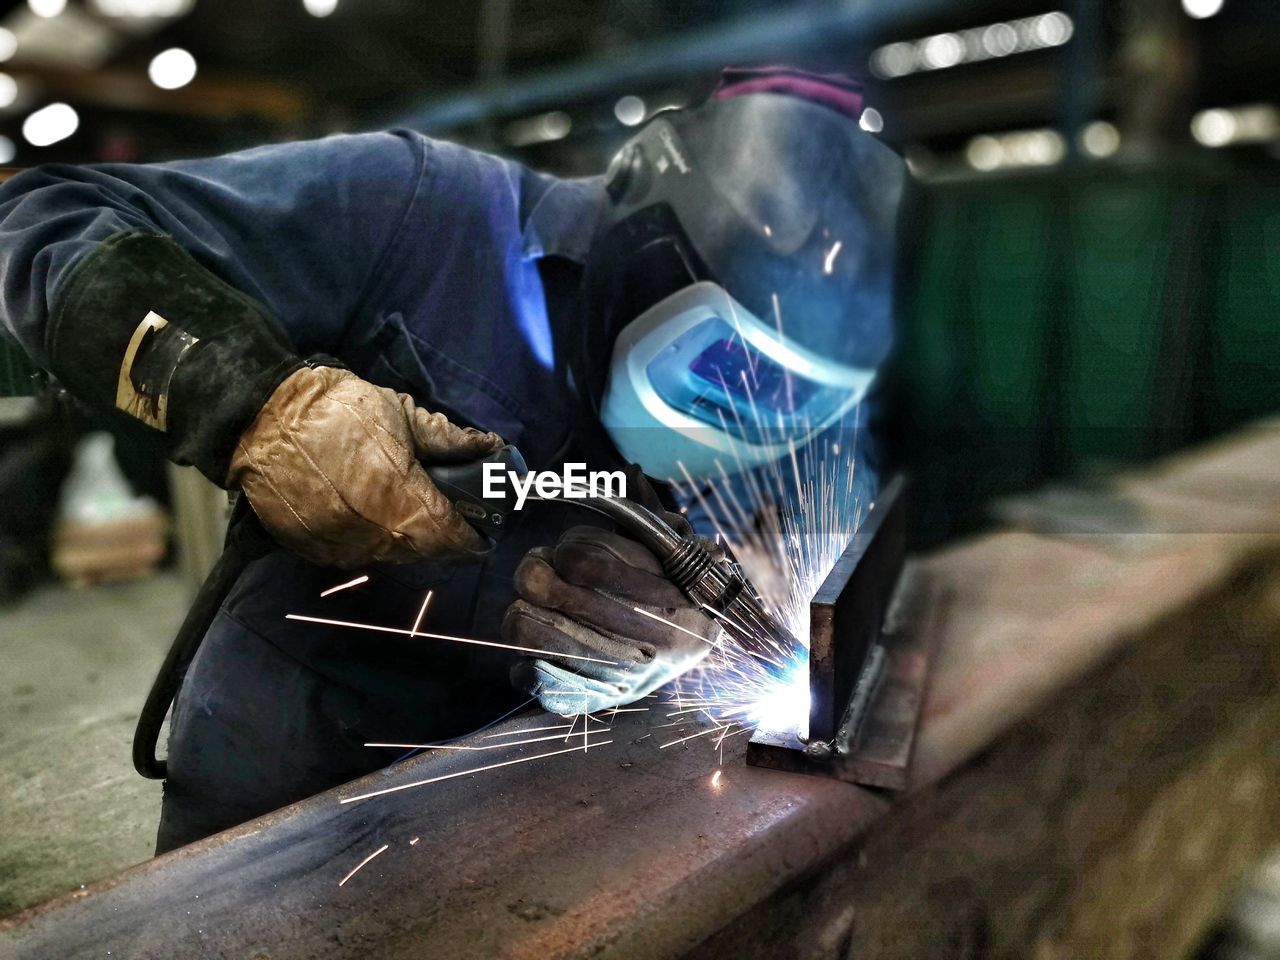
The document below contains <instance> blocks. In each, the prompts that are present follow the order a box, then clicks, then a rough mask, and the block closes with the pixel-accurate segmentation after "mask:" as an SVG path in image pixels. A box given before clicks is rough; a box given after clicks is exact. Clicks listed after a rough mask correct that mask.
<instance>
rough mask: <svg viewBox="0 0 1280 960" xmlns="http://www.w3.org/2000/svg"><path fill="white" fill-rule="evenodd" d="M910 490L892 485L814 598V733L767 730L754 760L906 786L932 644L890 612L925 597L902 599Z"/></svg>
mask: <svg viewBox="0 0 1280 960" xmlns="http://www.w3.org/2000/svg"><path fill="white" fill-rule="evenodd" d="M904 489H905V481H904V480H903V478H902V477H895V478H894V479H893V480H891V481H890V482H889V483H888V484H886V486H885V488H884V490H883V491H882V492H881V494H880V495H879V496H878V497H877V498H876V501H875V504H874V509H872V510H871V511H870V512H869V514H868V516H867V519H866V520H865V521H864V522H863V524H862V525H861V527H859V529H858V531H857V533H856V534H854V537H853V539H852V540H851V541H850V543H849V546H848V547H847V548H846V549H845V551H844V553H843V554H842V555H841V556H840V559H839V560H838V561H836V564H835V566H834V567H833V568H832V570H831V573H830V574H829V575H828V576H827V579H826V580H825V581H824V582H823V584H822V586H821V587H820V588H819V589H818V592H817V593H816V594H814V597H813V600H812V602H811V603H810V606H809V620H810V646H809V703H810V706H809V728H808V730H807V731H799V730H795V729H780V730H776V729H767V728H761V729H759V730H757V731H756V733H755V734H754V736H752V738H751V743H750V745H749V746H748V748H747V763H749V764H752V765H754V766H760V767H771V768H773V769H776V770H789V771H792V772H797V773H811V774H818V775H820V776H827V777H834V778H836V779H838V780H847V781H850V782H853V783H861V784H865V785H868V786H875V787H884V788H889V789H894V790H902V789H904V788H906V786H907V784H908V775H909V772H910V765H911V754H912V748H913V745H914V742H915V735H916V727H917V722H918V718H919V714H920V706H921V703H922V702H923V699H924V685H925V681H926V680H927V678H928V671H929V658H930V652H931V651H930V649H929V646H928V644H927V641H926V639H924V637H923V635H919V634H917V635H911V636H898V635H897V634H896V631H895V627H894V625H893V623H892V618H890V617H889V616H888V614H889V611H890V607H891V605H892V604H894V603H895V602H897V603H899V604H900V603H903V602H916V601H911V600H903V599H902V598H903V595H904V593H906V592H909V589H910V588H909V587H908V586H906V584H905V582H904V579H903V577H902V571H903V562H904V561H903V551H904V548H905V534H906V505H905V498H904ZM895 598H897V599H896V600H895Z"/></svg>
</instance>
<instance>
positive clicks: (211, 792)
mask: <svg viewBox="0 0 1280 960" xmlns="http://www.w3.org/2000/svg"><path fill="white" fill-rule="evenodd" d="M600 199H601V193H600V186H599V182H598V181H597V180H580V181H565V180H558V179H555V178H551V177H546V176H542V175H539V174H535V173H533V172H531V171H529V170H527V169H525V168H523V167H521V166H520V165H519V164H516V163H512V162H509V161H505V160H501V159H498V158H496V157H492V156H488V155H485V154H481V153H476V152H474V151H471V150H467V149H465V148H463V147H459V146H455V145H452V144H448V143H441V142H437V141H433V140H430V139H428V138H426V137H423V136H421V135H419V134H415V133H410V132H395V133H380V134H370V135H362V136H340V137H330V138H327V139H324V140H320V141H313V142H303V143H291V144H282V145H277V146H268V147H262V148H259V149H255V150H249V151H246V152H243V153H237V154H232V155H229V156H221V157H214V158H209V159H203V160H193V161H182V162H176V163H165V164H157V165H147V166H135V165H102V166H91V167H75V166H46V167H40V168H36V169H33V170H30V171H27V172H25V173H23V174H20V175H19V176H17V177H15V178H13V179H12V180H10V181H9V182H8V183H6V184H4V185H3V186H2V187H0V284H2V285H3V296H2V297H0V310H2V311H3V319H4V323H5V325H6V326H7V327H8V329H9V331H10V332H11V333H12V334H13V335H14V336H16V337H17V338H18V340H19V341H20V342H21V343H22V344H23V345H24V347H25V348H26V349H27V350H28V352H29V353H30V354H31V355H32V356H33V358H35V359H36V360H37V361H41V360H43V359H44V328H45V324H46V322H47V318H48V315H49V303H50V302H56V298H57V297H58V294H59V281H60V279H61V278H64V277H66V276H67V275H68V270H69V268H70V267H71V266H72V265H73V264H74V263H75V262H76V260H77V259H78V258H79V257H80V256H83V255H84V254H85V253H86V252H87V251H88V250H89V249H91V248H92V247H93V245H94V244H96V243H98V242H99V241H101V240H104V239H106V238H107V237H109V236H111V235H113V234H115V233H118V232H120V231H121V230H128V229H137V230H147V231H151V232H158V233H165V234H168V235H170V236H172V237H173V238H174V239H175V240H176V241H177V242H178V243H180V244H182V246H184V247H185V248H187V249H188V250H189V251H191V252H192V253H193V254H194V255H195V256H196V257H197V258H198V259H199V260H200V261H201V262H202V263H204V264H205V265H206V266H207V267H209V268H210V269H211V270H213V271H214V272H215V273H217V274H218V275H219V276H221V277H222V278H223V279H225V280H226V281H228V282H229V283H231V284H232V285H233V286H235V287H237V288H238V289H240V290H241V291H243V292H245V293H247V294H249V295H251V296H252V297H254V298H255V299H257V300H258V301H259V302H260V303H262V304H263V305H265V306H266V308H267V309H268V311H270V312H271V313H272V314H273V315H274V316H275V317H276V318H278V319H279V321H280V322H281V323H282V325H283V326H284V328H285V330H286V331H287V332H288V334H289V335H290V337H291V338H292V340H293V342H294V345H295V347H296V348H297V350H298V351H299V352H300V353H302V354H310V353H315V352H323V353H329V354H331V355H333V356H336V357H338V358H339V359H341V360H342V361H343V362H344V363H345V364H347V365H348V366H349V367H350V368H351V369H352V370H353V371H354V372H355V373H357V374H358V375H360V376H361V377H364V378H365V379H367V380H370V381H372V382H374V383H377V384H380V385H383V386H388V387H393V388H395V389H397V390H402V391H405V392H408V393H411V394H412V395H413V396H414V397H415V398H416V399H417V400H418V402H419V403H420V404H421V405H422V406H424V407H425V408H427V409H429V410H438V411H441V412H443V413H444V414H446V415H447V416H448V417H449V419H450V420H452V421H453V422H455V423H458V424H463V425H469V426H475V427H479V428H481V429H484V430H492V431H494V432H496V433H498V434H500V435H501V436H502V437H504V438H505V439H506V440H508V441H509V442H511V443H514V444H516V445H517V446H518V447H519V448H520V450H521V452H522V453H523V454H524V456H525V458H526V460H527V461H528V463H529V466H530V467H531V468H533V469H542V468H546V467H552V466H557V465H559V464H560V463H562V462H563V461H564V460H565V459H578V460H586V461H587V462H589V463H590V462H593V461H597V459H598V457H600V456H601V455H602V454H601V453H599V452H597V453H595V454H594V455H593V454H592V451H590V450H586V449H581V445H580V444H575V443H574V438H573V436H572V434H573V422H574V411H573V409H572V404H571V403H568V402H567V398H566V397H565V395H564V393H563V392H562V391H563V388H562V387H561V385H560V383H559V378H558V375H557V370H556V353H555V351H556V350H557V349H560V350H565V349H567V344H568V338H569V337H571V336H573V331H572V329H571V326H572V324H573V323H575V322H576V317H573V316H570V315H568V314H570V313H571V311H562V312H561V313H560V314H559V315H558V316H557V317H556V318H555V323H557V324H559V326H558V327H557V328H555V329H553V319H552V318H551V317H549V316H548V310H547V307H546V298H545V297H544V289H543V284H542V281H541V278H540V274H539V270H538V263H537V261H538V260H539V258H541V257H544V256H546V255H550V254H555V255H559V256H563V257H566V258H569V259H571V260H573V259H581V257H582V256H583V255H584V253H585V250H586V246H587V243H588V242H589V240H590V233H591V229H592V228H593V226H594V223H595V219H596V213H597V209H598V205H599V203H600ZM601 465H603V464H601ZM610 465H612V464H610ZM581 519H582V516H581V514H580V513H575V512H573V511H571V510H570V509H569V508H566V507H553V506H549V505H543V506H541V507H539V508H538V509H527V510H525V511H522V512H521V513H520V514H517V522H516V523H515V524H514V526H513V528H512V530H511V532H510V533H509V534H508V536H507V537H506V539H505V540H504V541H503V542H502V543H501V544H500V545H499V546H498V547H497V548H496V549H494V550H493V551H492V552H491V553H490V555H489V556H488V557H487V558H486V559H485V561H484V562H483V563H481V564H474V565H452V564H437V563H431V562H424V563H415V564H408V565H400V566H391V565H386V566H378V565H375V566H373V567H371V568H370V569H368V570H367V571H365V572H368V573H369V574H370V575H371V579H370V582H369V583H368V584H366V585H363V586H361V587H358V588H355V589H351V590H348V591H345V592H342V593H338V594H334V595H332V596H331V597H329V598H326V599H323V600H322V599H321V598H320V592H321V591H322V590H324V589H325V588H326V587H329V586H332V585H334V584H336V583H338V582H341V581H342V580H343V579H344V576H343V574H342V573H341V572H340V571H334V570H326V569H321V568H317V567H314V566H311V565H309V564H307V563H304V562H302V561H300V560H297V559H295V558H294V557H292V556H289V555H286V554H285V553H283V552H280V553H276V554H274V555H272V556H270V557H268V558H266V559H264V560H261V561H259V562H257V563H255V564H254V565H253V566H252V567H251V568H250V569H249V570H248V571H247V572H246V574H245V575H244V576H243V577H242V578H241V580H240V582H239V584H238V585H237V587H236V588H235V590H234V591H233V593H232V595H231V596H230V597H229V598H228V600H227V602H226V604H225V605H224V607H223V609H222V611H221V612H220V613H219V615H218V617H217V619H216V621H215V622H214V624H213V626H212V628H211V629H210V631H209V633H208V635H207V636H206V638H205V641H204V643H203V644H202V646H201V649H200V653H199V654H198V656H197V658H196V660H195V661H194V662H193V664H192V665H191V668H190V671H189V672H188V674H187V678H186V681H185V683H184V685H183V688H182V690H181V692H180V694H179V697H178V701H177V704H176V707H175V713H174V717H173V720H172V724H171V727H172V729H171V736H170V745H169V761H168V763H169V780H168V782H167V784H166V791H165V801H164V813H163V822H162V825H161V830H160V838H159V846H160V847H161V848H168V847H171V846H174V845H177V844H180V843H184V842H187V841H189V840H192V839H195V838H197V837H199V836H203V835H205V834H207V833H210V832H213V831H216V830H219V829H223V828H225V827H227V826H230V825H232V824H235V823H238V822H241V821H243V820H245V819H248V818H250V817H253V816H257V815H259V814H262V813H265V812H267V811H269V810H273V809H276V808H278V807H280V806H281V805H283V804H286V803H289V802H292V801H294V800H297V799H300V798H301V797H304V796H308V795H310V794H312V793H315V792H317V791H318V790H321V789H324V788H327V787H330V786H333V785H335V784H337V783H341V782H343V781H345V780H347V779H350V778H352V777H354V776H357V775H359V774H362V773H365V772H367V771H369V770H371V769H375V768H376V767H378V766H380V765H383V764H385V763H386V762H387V761H388V760H389V759H391V757H392V756H394V755H395V754H394V753H389V752H388V751H381V750H375V749H369V748H366V747H364V746H363V744H364V743H365V742H367V741H377V740H383V741H386V740H391V741H396V742H400V741H411V742H421V741H424V740H434V739H439V738H443V737H449V736H453V735H457V734H461V733H464V732H466V731H467V730H469V729H473V728H474V727H476V726H478V725H480V724H482V723H484V722H486V721H487V720H491V719H493V718H494V717H495V716H498V715H500V714H501V713H502V712H503V711H504V710H507V709H510V708H511V707H513V706H515V705H517V704H518V703H519V702H520V701H521V700H522V699H524V698H523V697H522V696H520V695H517V694H516V693H515V692H513V691H512V689H511V687H510V684H509V683H508V680H507V671H508V668H509V665H510V661H511V658H510V656H509V655H507V654H505V653H503V652H499V651H493V650H488V649H484V648H477V647H470V646H460V645H456V644H450V643H447V642H443V641H430V640H422V639H415V640H413V641H411V642H407V641H405V640H404V639H401V638H397V637H395V636H394V635H390V634H373V633H367V632H358V631H353V630H347V629H339V628H326V627H322V626H316V625H311V624H300V623H298V622H296V621H288V620H286V619H285V614H287V613H306V614H314V615H318V616H323V617H329V618H334V619H346V620H356V621H363V622H375V623H380V624H387V625H395V626H400V627H408V626H410V625H411V624H412V622H413V619H414V616H415V614H416V612H417V610H418V608H419V607H420V605H421V602H422V599H423V597H424V595H425V594H426V592H427V591H428V590H432V591H434V595H433V598H432V601H431V605H430V607H429V610H428V614H427V617H426V620H425V622H424V625H423V629H425V630H431V631H433V632H438V633H446V634H453V635H459V636H464V637H477V638H489V639H496V638H497V637H498V633H499V624H500V623H501V620H502V616H503V613H504V612H505V609H506V607H507V605H508V604H509V603H510V602H511V600H512V599H514V592H513V589H512V585H511V581H512V574H513V573H514V570H515V567H516V564H517V563H518V562H519V559H520V557H521V556H522V555H523V554H524V552H525V551H526V550H527V549H529V548H530V547H532V546H535V545H539V544H547V543H554V542H555V540H556V538H557V537H558V535H559V533H560V532H561V530H563V529H564V528H565V527H566V526H567V525H569V524H571V523H574V522H580V521H581ZM588 522H589V521H588Z"/></svg>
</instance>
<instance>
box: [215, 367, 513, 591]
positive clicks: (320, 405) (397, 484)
mask: <svg viewBox="0 0 1280 960" xmlns="http://www.w3.org/2000/svg"><path fill="white" fill-rule="evenodd" d="M500 446H502V440H501V439H500V438H499V437H498V436H497V435H496V434H492V433H482V432H481V431H479V430H473V429H470V428H466V429H464V428H462V427H458V426H455V425H454V424H452V423H450V422H449V421H448V420H446V419H445V417H444V415H443V414H440V413H427V412H426V411H425V410H421V409H419V408H418V407H417V406H416V405H415V404H414V402H413V399H412V398H411V397H409V396H408V395H406V394H403V393H396V392H395V391H394V390H389V389H387V388H385V387H376V386H374V385H373V384H371V383H368V382H366V381H364V380H361V379H360V378H359V377H357V376H356V375H355V374H353V373H351V372H350V371H348V370H341V369H337V368H334V367H315V368H312V367H303V368H302V369H300V370H298V371H296V372H294V373H293V374H291V375H290V376H289V377H288V379H286V380H285V381H284V382H283V383H281V384H280V385H279V386H278V387H276V389H275V391H274V392H273V393H272V394H271V396H270V398H268V400H267V402H266V404H264V405H263V407H262V410H261V412H259V414H258V416H257V418H256V419H255V420H254V421H253V423H252V424H250V425H249V428H248V429H247V430H245V432H244V433H243V434H241V436H240V441H239V443H238V444H237V445H236V450H235V453H234V454H233V455H232V457H231V470H230V473H229V474H228V476H227V485H228V486H231V485H233V484H235V485H239V486H240V488H241V489H242V490H243V491H244V494H245V496H246V497H248V498H249V503H250V504H252V505H253V509H254V512H255V513H257V515H258V517H259V519H261V520H262V523H263V525H264V526H265V527H266V528H267V529H268V530H269V531H270V532H271V533H272V535H273V536H274V537H275V538H276V539H277V540H278V541H279V542H280V543H281V544H282V545H283V546H285V547H287V548H289V549H290V550H291V551H293V552H294V553H296V554H298V555H299V556H301V557H303V558H305V559H307V560H310V561H312V562H313V563H320V564H326V565H330V566H337V567H351V566H356V565H359V564H362V563H367V562H369V561H370V560H389V561H404V560H412V559H414V558H416V557H419V556H421V555H424V554H425V555H436V556H438V555H440V554H454V555H461V556H466V555H468V554H479V553H482V552H484V550H485V549H486V548H487V544H486V543H485V541H484V538H483V537H481V536H480V534H478V533H477V532H476V531H475V530H474V529H473V528H472V527H471V525H470V524H468V523H467V522H466V521H465V520H463V519H462V517H461V516H460V515H459V514H458V512H457V511H456V510H454V508H453V505H452V504H451V503H450V502H449V500H448V499H447V498H446V497H445V496H444V494H442V493H441V492H440V491H439V490H437V489H436V487H435V485H434V484H432V482H431V480H430V478H428V477H427V474H426V472H425V471H424V470H423V468H422V466H421V464H422V463H426V464H428V465H431V464H437V463H461V462H465V461H470V460H478V459H480V458H481V457H484V456H485V455H486V454H489V453H492V452H493V451H495V450H497V449H498V448H499V447H500Z"/></svg>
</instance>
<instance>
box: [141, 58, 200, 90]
mask: <svg viewBox="0 0 1280 960" xmlns="http://www.w3.org/2000/svg"><path fill="white" fill-rule="evenodd" d="M147 76H149V77H150V78H151V82H152V83H154V84H155V85H156V86H157V87H159V88H160V89H161V90H177V89H178V88H179V87H185V86H186V85H187V84H188V83H190V82H191V81H192V80H194V79H195V77H196V58H195V57H193V56H192V55H191V54H190V53H188V52H187V51H186V50H183V49H182V48H181V47H170V48H169V49H168V50H165V51H163V52H162V53H157V54H156V55H155V56H154V57H152V58H151V65H150V66H149V67H147Z"/></svg>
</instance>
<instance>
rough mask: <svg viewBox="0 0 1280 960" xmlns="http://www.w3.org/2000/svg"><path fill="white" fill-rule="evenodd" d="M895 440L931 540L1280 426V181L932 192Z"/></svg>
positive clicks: (966, 186) (1139, 181) (1217, 178)
mask: <svg viewBox="0 0 1280 960" xmlns="http://www.w3.org/2000/svg"><path fill="white" fill-rule="evenodd" d="M906 227H907V228H906V229H905V230H904V234H905V237H904V247H905V249H904V251H903V257H902V272H901V277H902V284H901V296H900V301H899V302H900V320H899V323H900V327H899V348H898V351H897V355H896V357H895V360H894V364H893V371H892V373H893V375H892V376H891V377H890V378H889V380H890V383H891V385H892V387H891V392H892V394H893V400H892V403H891V404H890V409H891V410H892V413H891V414H890V428H889V429H890V432H891V434H892V438H893V440H894V443H895V447H896V449H897V451H898V452H899V454H900V455H901V457H902V458H903V459H905V460H906V461H907V462H908V463H909V464H910V466H911V469H912V473H913V477H914V480H913V483H914V487H915V489H914V491H913V511H914V514H915V521H914V523H913V527H914V528H915V540H916V541H917V542H919V543H929V542H936V541H938V540H941V539H945V538H946V537H947V536H950V535H953V534H956V533H960V532H963V531H964V530H966V529H970V528H972V527H973V526H975V525H977V524H978V523H979V522H981V520H982V513H981V509H980V505H981V504H982V503H983V502H985V501H987V500H988V499H989V498H990V497H992V496H997V495H999V494H1002V493H1009V492H1013V491H1017V490H1025V489H1026V488H1028V487H1030V486H1034V485H1036V484H1039V483H1042V482H1044V481H1045V480H1047V479H1049V478H1056V477H1071V478H1075V479H1079V478H1081V477H1086V478H1087V477H1090V476H1093V477H1097V476H1099V475H1105V474H1106V473H1107V472H1109V471H1111V470H1112V469H1114V468H1116V467H1119V466H1123V465H1126V464H1132V463H1134V462H1138V461H1141V460H1144V459H1147V458H1150V457H1155V456H1158V455H1160V454H1163V453H1167V452H1169V451H1171V450H1174V449H1177V448H1179V447H1181V446H1185V445H1187V444H1189V443H1192V442H1195V441H1197V440H1201V439H1204V438H1206V437H1210V436H1213V435H1215V434H1218V433H1222V432H1224V431H1226V430H1229V429H1231V428H1232V427H1235V426H1238V425H1240V424H1243V423H1245V422H1248V421H1250V420H1253V419H1256V418H1259V417H1262V416H1265V415H1267V414H1271V413H1276V412H1280V178H1277V177H1276V176H1275V174H1274V173H1267V172H1265V171H1254V170H1235V169H1224V168H1223V167H1220V166H1216V165H1209V164H1208V163H1207V162H1200V161H1194V162H1190V163H1186V164H1183V165H1162V166H1159V167H1151V166H1144V167H1125V166H1120V165H1115V166H1112V165H1091V166H1088V167H1083V168H1080V169H1078V170H1070V171H1052V172H1044V173H1036V174H1023V175H1017V176H1005V177H984V178H975V179H971V180H966V181H952V182H945V183H932V184H927V185H922V186H920V187H919V189H918V191H917V194H916V196H915V197H914V198H913V200H912V205H911V207H909V208H908V211H907V219H906Z"/></svg>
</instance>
